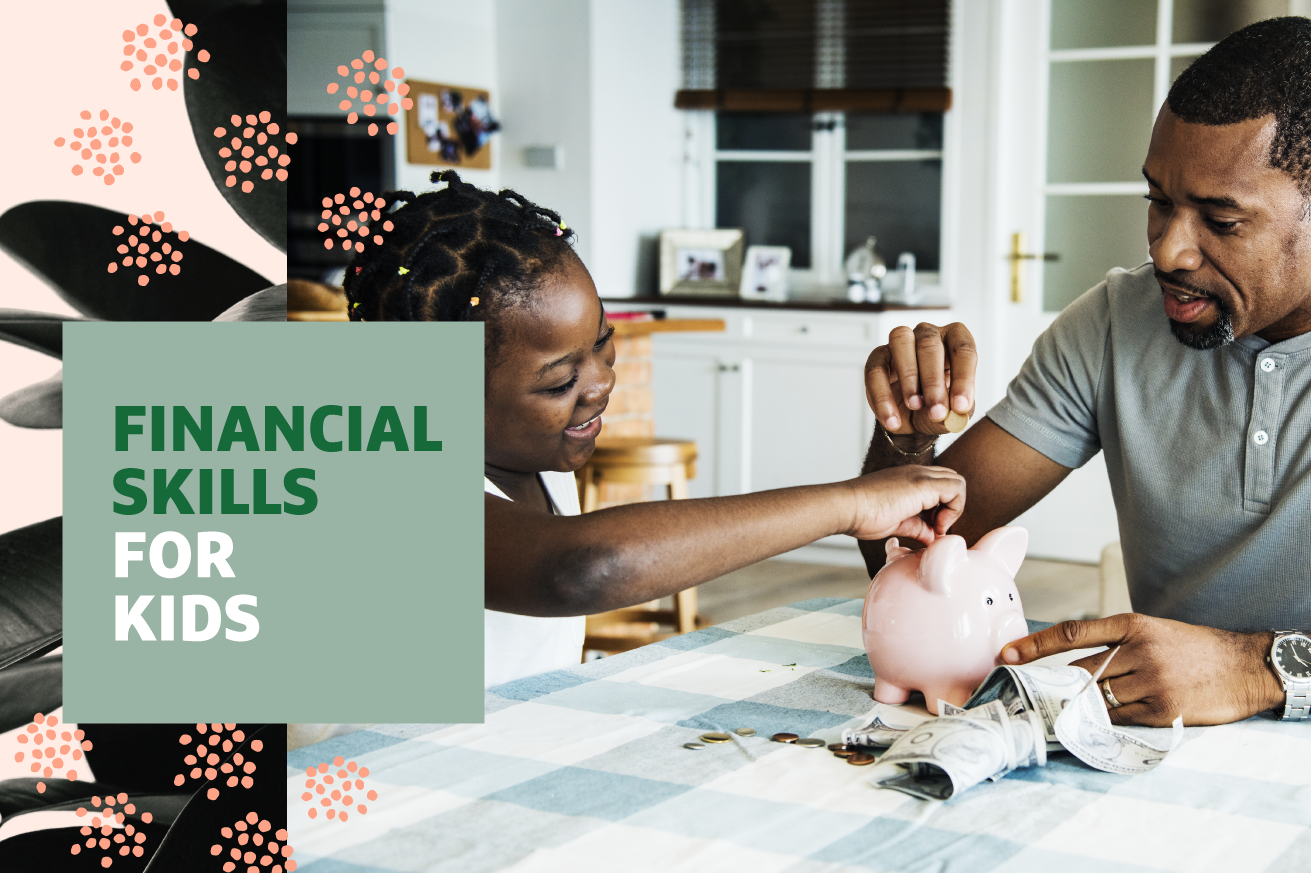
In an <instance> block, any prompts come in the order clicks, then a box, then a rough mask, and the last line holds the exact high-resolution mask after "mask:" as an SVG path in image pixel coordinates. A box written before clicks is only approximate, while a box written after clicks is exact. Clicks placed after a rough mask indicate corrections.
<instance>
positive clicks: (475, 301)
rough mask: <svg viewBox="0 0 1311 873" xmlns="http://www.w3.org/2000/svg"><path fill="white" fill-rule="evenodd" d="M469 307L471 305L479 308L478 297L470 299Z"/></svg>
mask: <svg viewBox="0 0 1311 873" xmlns="http://www.w3.org/2000/svg"><path fill="white" fill-rule="evenodd" d="M469 305H470V306H477V305H478V298H477V297H470V298H469Z"/></svg>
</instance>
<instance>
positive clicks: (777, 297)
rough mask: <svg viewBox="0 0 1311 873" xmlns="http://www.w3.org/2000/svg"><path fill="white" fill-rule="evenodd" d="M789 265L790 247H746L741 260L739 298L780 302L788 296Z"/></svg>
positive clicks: (790, 260)
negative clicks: (745, 252)
mask: <svg viewBox="0 0 1311 873" xmlns="http://www.w3.org/2000/svg"><path fill="white" fill-rule="evenodd" d="M790 266H792V249H791V248H790V247H788V246H748V247H747V254H746V257H745V258H744V259H743V261H742V284H741V286H740V287H739V289H738V293H739V296H741V297H742V299H743V300H768V301H772V302H776V303H782V302H783V301H784V300H787V296H788V268H789V267H790Z"/></svg>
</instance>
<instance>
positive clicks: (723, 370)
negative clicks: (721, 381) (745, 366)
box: [719, 364, 742, 373]
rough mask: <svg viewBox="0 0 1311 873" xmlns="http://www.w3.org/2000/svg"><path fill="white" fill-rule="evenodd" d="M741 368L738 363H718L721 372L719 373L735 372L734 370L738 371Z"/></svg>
mask: <svg viewBox="0 0 1311 873" xmlns="http://www.w3.org/2000/svg"><path fill="white" fill-rule="evenodd" d="M741 369H742V367H741V365H740V364H720V365H719V372H721V373H736V372H738V371H739V370H741Z"/></svg>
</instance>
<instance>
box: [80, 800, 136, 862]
mask: <svg viewBox="0 0 1311 873" xmlns="http://www.w3.org/2000/svg"><path fill="white" fill-rule="evenodd" d="M91 806H92V809H90V810H88V809H87V808H86V807H85V806H79V807H78V808H77V815H78V816H79V817H86V816H87V815H88V814H90V815H91V824H89V825H83V827H82V836H84V837H86V841H85V842H77V843H74V844H73V847H72V849H70V850H69V852H70V853H71V854H74V855H80V854H82V849H83V848H85V849H86V850H87V851H88V852H94V851H95V850H97V849H99V850H100V851H101V853H102V855H101V858H100V866H101V867H112V866H113V864H114V855H118V856H120V857H124V858H126V857H127V856H128V855H133V856H135V857H137V858H140V857H141V856H142V855H144V854H145V853H146V850H145V848H144V847H143V846H142V843H144V842H145V841H146V835H145V833H144V832H142V831H139V830H137V827H136V825H133V824H129V825H125V826H123V827H115V825H116V824H117V825H123V823H124V820H125V819H126V818H127V817H128V816H129V815H136V813H137V807H136V804H133V803H128V800H127V795H126V794H119V795H117V796H115V795H113V794H106V795H105V797H104V799H103V800H101V798H99V797H92V798H91ZM102 806H103V807H104V808H103V809H101V807H102ZM115 807H117V809H115ZM153 818H154V816H152V815H151V814H150V813H148V812H143V813H141V820H142V821H143V822H145V823H146V824H150V822H151V820H152V819H153ZM114 831H118V833H114ZM97 832H99V836H97Z"/></svg>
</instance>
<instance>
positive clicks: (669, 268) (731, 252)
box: [660, 228, 743, 297]
mask: <svg viewBox="0 0 1311 873" xmlns="http://www.w3.org/2000/svg"><path fill="white" fill-rule="evenodd" d="M742 248H743V234H742V230H741V229H739V228H719V229H716V230H664V231H661V232H660V293H661V294H662V295H667V294H672V295H678V296H687V297H737V296H738V294H739V291H740V287H741V283H742Z"/></svg>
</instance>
